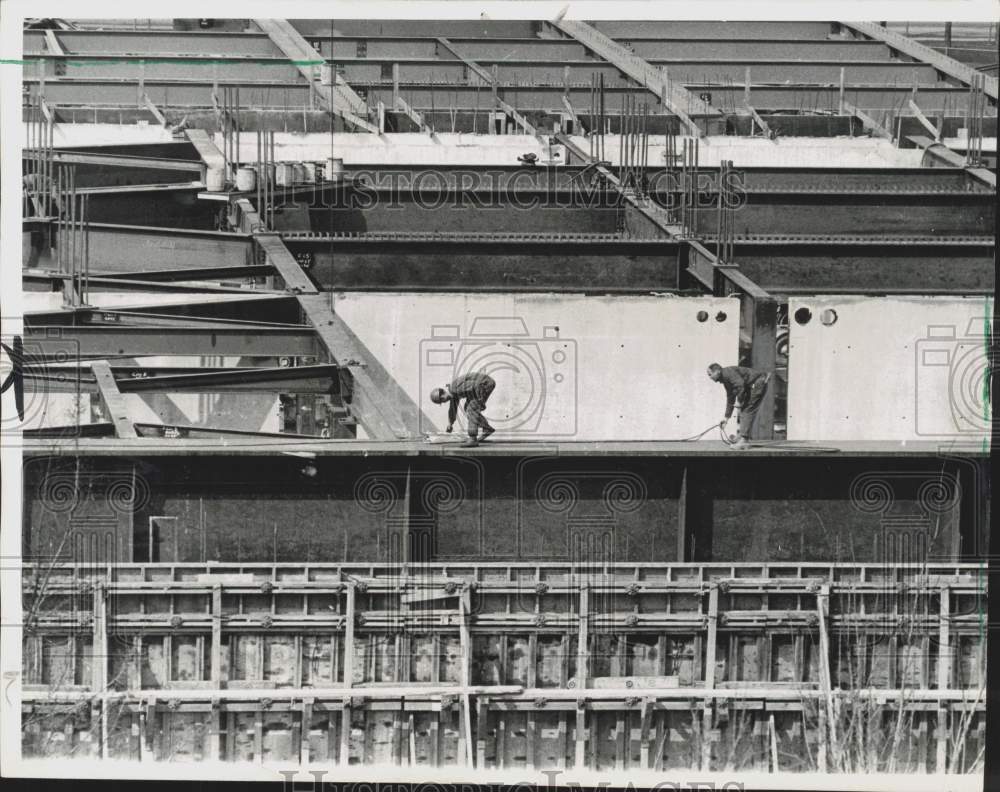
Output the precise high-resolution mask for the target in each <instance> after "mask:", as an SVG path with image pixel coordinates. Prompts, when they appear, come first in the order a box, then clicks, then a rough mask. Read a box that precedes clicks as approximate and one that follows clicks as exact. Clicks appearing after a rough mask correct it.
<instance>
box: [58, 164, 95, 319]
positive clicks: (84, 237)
mask: <svg viewBox="0 0 1000 792" xmlns="http://www.w3.org/2000/svg"><path fill="white" fill-rule="evenodd" d="M54 197H55V204H56V206H57V207H58V211H57V214H56V218H55V220H56V267H57V269H58V270H59V272H61V273H64V274H66V275H69V287H68V288H64V289H63V301H64V302H65V303H66V304H68V305H71V306H73V307H74V308H76V307H79V306H81V305H87V304H88V302H89V289H90V222H89V220H88V217H89V213H90V212H89V209H90V196H89V195H87V194H84V195H80V193H79V192H78V191H77V187H76V168H75V167H73V166H67V165H60V166H59V168H58V169H57V171H56V178H55V195H54Z"/></svg>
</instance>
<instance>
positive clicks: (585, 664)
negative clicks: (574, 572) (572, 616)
mask: <svg viewBox="0 0 1000 792" xmlns="http://www.w3.org/2000/svg"><path fill="white" fill-rule="evenodd" d="M578 617H579V620H580V623H579V629H578V632H577V639H576V686H577V687H578V688H581V689H582V688H586V687H587V677H588V676H590V668H589V664H590V646H589V645H588V642H589V628H590V589H589V587H588V586H587V584H586V583H584V584H582V585H581V586H580V612H579V614H578Z"/></svg>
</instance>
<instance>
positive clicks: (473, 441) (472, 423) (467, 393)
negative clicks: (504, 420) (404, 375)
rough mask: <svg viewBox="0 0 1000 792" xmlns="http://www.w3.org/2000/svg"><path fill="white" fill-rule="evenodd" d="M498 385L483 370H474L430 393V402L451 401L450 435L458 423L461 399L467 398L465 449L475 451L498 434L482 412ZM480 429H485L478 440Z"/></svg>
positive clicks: (463, 446)
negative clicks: (456, 419)
mask: <svg viewBox="0 0 1000 792" xmlns="http://www.w3.org/2000/svg"><path fill="white" fill-rule="evenodd" d="M496 386H497V384H496V382H494V381H493V377H491V376H490V375H489V374H484V373H483V372H481V371H471V372H469V373H468V374H463V375H462V376H461V377H458V378H456V379H455V381H454V382H452V383H451V385H445V386H444V387H443V388H435V389H434V390H432V391H431V401H432V402H434V403H435V404H444V403H445V402H451V403H450V404H449V405H448V428H447V429H445V431H446V432H450V431H451V429H452V426H453V425H454V424H455V417H456V416H457V415H458V402H459V399H465V418H466V420H467V421H468V424H469V425H468V432H469V439H468V440H466V441H465V442H464V443H462V448H474V447H475V446H477V445H479V442H480V441H481V440H485V439H486V438H487V437H489V436H490V435H491V434H493V433H494V432H495V431H496V430H495V429H494V428H493V427H492V426H490V424H489V421H487V420H486V416H484V415H483V410H485V409H486V402H487V400H489V398H490V394H491V393H493V389H494V388H495V387H496ZM480 428H482V430H483V434H482V436H480V437H478V439H477V435H478V434H479V429H480Z"/></svg>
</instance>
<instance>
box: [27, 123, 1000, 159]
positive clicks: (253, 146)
mask: <svg viewBox="0 0 1000 792" xmlns="http://www.w3.org/2000/svg"><path fill="white" fill-rule="evenodd" d="M26 139H27V138H26V133H22V140H26ZM173 140H174V139H173V138H172V137H171V135H170V133H169V132H167V131H166V130H165V129H163V128H162V127H159V126H156V125H147V126H141V125H135V124H124V125H119V124H57V125H56V132H55V145H56V147H68V146H82V145H101V144H106V145H112V144H127V143H136V144H138V143H169V142H172V141H173ZM573 140H574V141H575V142H576V144H577V145H578V146H579V147H580V148H582V149H583V150H584V151H587V150H589V143H588V142H587V139H586V138H584V137H580V136H574V137H573ZM682 140H683V139H679V140H678V141H677V149H678V150H680V148H681V146H682ZM994 147H995V144H994ZM987 148H989V147H987ZM664 150H665V146H664V144H663V142H662V140H661V139H659V136H654V137H652V138H651V140H650V146H649V160H648V161H649V163H650V165H653V166H657V167H659V166H662V165H663V161H664V160H663V154H664ZM528 152H532V153H534V154H537V155H538V158H539V160H541V161H545V160H547V159H548V156H549V152H548V146H547V145H544V144H543V143H542V142H541V141H540V140H539V139H538V138H537V137H533V136H531V135H482V134H480V135H472V134H461V133H454V134H452V133H444V132H442V133H438V134H437V135H436V139H435V138H431V137H430V136H429V135H427V134H423V133H418V132H394V133H388V134H385V135H382V136H380V137H379V136H376V135H371V134H368V133H350V132H343V133H337V134H335V135H334V136H333V156H335V157H338V158H341V159H343V160H344V163H345V164H347V165H412V164H422V165H478V166H488V165H516V164H517V158H518V157H519V156H521V155H523V154H525V153H528ZM240 153H241V158H242V159H243V161H245V162H251V161H254V160H256V158H257V143H256V138H255V137H254V136H253V135H252V134H251V133H246V134H245V135H243V136H242V138H241V141H240ZM605 154H606V156H607V158H608V159H609V160H610V161H611V162H613V163H616V164H617V161H618V136H617V135H608V136H607V138H606V139H605ZM329 156H330V135H329V133H326V132H312V133H308V134H302V133H292V132H279V133H276V134H275V158H276V159H277V160H279V161H286V162H299V161H315V162H323V161H325V160H326V159H327V157H329ZM922 157H923V151H921V150H920V149H897V148H895V147H894V146H893V145H892V144H891V143H889V142H888V141H885V140H879V139H876V138H870V137H835V138H813V137H783V138H780V139H778V140H774V141H772V140H764V139H763V138H747V137H729V136H713V137H708V138H705V139H703V140H702V141H701V145H700V148H699V163H700V164H701V165H703V166H706V167H718V165H719V163H720V162H721V161H722V160H724V159H725V160H732V161H733V165H734V167H751V166H758V167H780V166H785V167H792V166H806V167H829V168H858V167H864V168H916V167H919V166H920V161H921V158H922Z"/></svg>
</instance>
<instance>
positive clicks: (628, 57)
mask: <svg viewBox="0 0 1000 792" xmlns="http://www.w3.org/2000/svg"><path fill="white" fill-rule="evenodd" d="M552 24H553V25H554V26H555V27H557V28H558V29H559V30H561V31H562V32H563V33H565V34H566V35H567V36H571V37H573V38H574V39H576V40H577V41H579V42H580V43H581V44H583V45H584V46H585V47H587V49H589V50H591V51H592V52H594V53H595V54H597V55H599V56H600V57H601V58H603V59H604V60H606V61H608V62H609V63H613V64H614V65H615V66H617V67H618V68H619V69H620V70H621V71H623V72H624V73H625V74H627V75H628V76H629V77H631V78H632V79H633V80H635V81H636V82H638V83H639V84H640V85H643V86H645V87H646V88H647V89H648V90H649V91H651V92H652V93H654V94H655V95H656V97H657V98H658V99H660V100H662V101H664V103H665V104H666V106H667V107H668V108H669V109H670V111H671V112H672V113H674V114H675V115H676V116H677V117H678V118H680V119H681V122H682V123H683V124H684V126H685V127H686V128H687V130H688V132H689V133H690V134H692V135H696V136H698V137H704V135H705V132H704V131H703V130H702V129H701V128H700V127H699V126H698V125H697V124H696V123H695V122H694V121H693V120H692V119H691V117H690V116H689V115H688V114H687V113H686V112H685V111H684V110H682V109H681V107H682V106H685V107H687V108H689V109H690V111H691V113H692V114H694V115H699V116H720V115H721V114H720V113H719V111H718V110H716V109H715V108H714V107H712V106H711V105H709V104H706V103H705V102H703V101H701V99H698V98H697V97H695V96H692V95H691V93H690V92H689V91H688V90H686V89H685V88H681V87H679V86H677V85H676V84H674V83H673V82H668V81H667V80H666V79H665V78H664V76H663V73H662V72H661V71H660V70H659V69H656V68H654V67H653V66H651V65H650V64H649V63H648V62H647V61H645V60H643V59H642V58H640V57H637V56H636V55H633V54H632V53H631V52H630V51H629V50H627V49H625V48H624V47H623V46H621V45H620V44H618V43H617V42H615V41H613V40H612V39H610V38H609V37H608V36H605V35H604V34H603V33H601V32H599V31H598V30H596V29H594V28H592V27H591V26H590V25H588V24H587V23H586V22H577V21H571V20H565V19H562V18H559V19H556V20H555V21H554V22H552Z"/></svg>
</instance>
